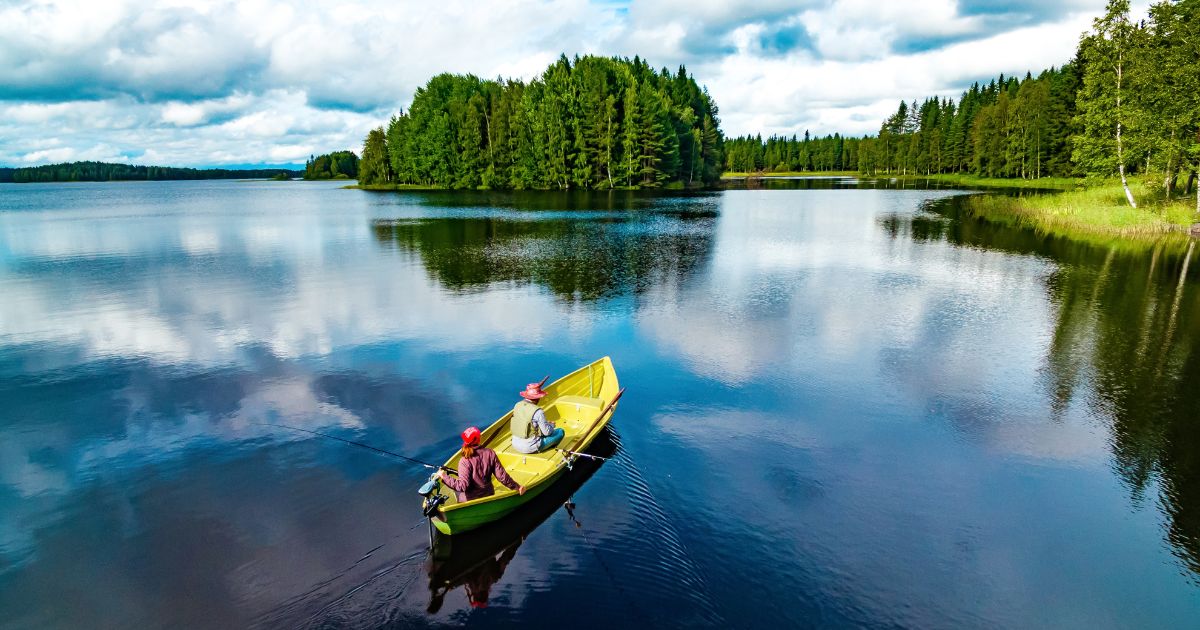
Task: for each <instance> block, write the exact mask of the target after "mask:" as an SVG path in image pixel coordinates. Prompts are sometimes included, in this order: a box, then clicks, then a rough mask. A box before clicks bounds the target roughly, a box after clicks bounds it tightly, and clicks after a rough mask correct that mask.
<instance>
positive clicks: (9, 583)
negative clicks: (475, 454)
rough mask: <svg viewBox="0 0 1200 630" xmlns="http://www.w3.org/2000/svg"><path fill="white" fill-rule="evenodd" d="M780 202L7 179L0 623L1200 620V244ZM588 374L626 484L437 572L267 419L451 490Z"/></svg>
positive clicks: (742, 624)
mask: <svg viewBox="0 0 1200 630" xmlns="http://www.w3.org/2000/svg"><path fill="white" fill-rule="evenodd" d="M772 186H773V188H775V189H771V190H730V191H725V192H723V193H710V194H700V195H691V196H652V195H643V194H634V193H619V194H614V195H608V194H599V195H588V194H556V193H544V192H543V193H527V194H489V193H465V192H459V193H451V192H445V193H440V192H436V193H434V192H431V193H405V194H378V193H368V192H364V191H357V190H341V189H339V188H338V184H332V183H328V182H326V183H315V182H313V183H309V182H290V183H288V182H152V183H124V184H76V185H36V184H28V185H7V184H6V185H0V400H3V404H2V405H0V628H3V629H4V630H8V629H16V628H166V627H171V628H242V627H248V628H383V627H386V628H411V627H425V626H430V627H434V626H439V627H440V626H447V625H462V624H469V625H472V626H479V627H484V626H510V625H512V624H514V623H523V624H524V623H528V624H541V625H543V626H547V627H555V626H565V627H572V628H614V627H629V626H633V625H642V626H648V625H654V626H659V627H671V626H688V627H694V626H698V625H708V626H717V627H736V628H754V627H781V626H783V627H793V626H800V627H815V628H885V627H886V628H922V629H925V628H947V629H949V628H1056V629H1057V628H1089V629H1094V628H1195V627H1196V624H1197V620H1198V619H1200V396H1198V395H1200V353H1198V352H1197V351H1196V344H1197V342H1198V341H1200V287H1198V285H1197V280H1200V268H1197V265H1200V261H1198V260H1197V259H1198V258H1200V255H1198V254H1197V253H1196V252H1191V251H1190V250H1188V249H1187V245H1186V244H1184V245H1179V244H1174V245H1169V246H1164V247H1160V248H1157V249H1154V248H1146V249H1143V250H1139V249H1136V248H1130V249H1125V248H1117V249H1111V248H1109V247H1106V246H1101V245H1090V244H1083V243H1077V242H1070V241H1064V240H1057V239H1052V238H1045V237H1041V236H1038V235H1037V234H1034V233H1032V232H1030V231H1028V230H1023V229H1019V228H1017V227H1008V226H1002V225H996V224H989V223H986V222H983V221H981V220H978V219H974V218H971V217H967V216H964V215H963V214H962V213H961V211H960V209H959V202H960V200H961V197H959V196H957V194H958V193H955V192H953V191H946V190H941V191H938V190H914V189H902V190H894V189H893V190H889V189H885V188H879V189H876V188H872V187H871V186H869V185H866V184H859V185H856V184H855V183H854V182H852V181H850V182H845V181H843V182H840V183H839V182H837V181H835V180H817V181H800V182H792V183H786V184H781V183H777V184H772ZM1188 253H1190V254H1191V260H1190V262H1189V261H1188V259H1187V254H1188ZM1189 264H1190V266H1191V274H1190V275H1187V272H1186V269H1187V267H1188V266H1189ZM1185 276H1186V277H1185ZM605 355H608V356H611V357H612V359H613V362H614V365H615V366H616V370H617V373H618V375H619V377H620V380H621V384H622V385H624V386H626V387H628V391H627V393H626V395H625V397H624V398H623V399H622V402H621V406H620V408H619V409H618V411H617V413H616V415H615V417H614V419H613V422H612V425H611V431H610V432H609V433H608V434H607V435H605V436H604V437H603V439H602V440H600V441H599V442H598V444H597V445H596V449H598V451H600V452H604V453H608V454H611V455H613V457H614V459H613V460H612V461H611V462H608V463H605V464H603V465H600V466H580V467H578V468H577V470H576V471H574V472H573V473H572V476H571V477H570V478H568V479H564V480H563V481H562V482H560V484H561V487H559V488H557V493H547V495H545V500H540V501H539V502H538V503H535V504H534V505H532V506H531V507H530V509H529V510H526V511H525V512H524V513H522V514H520V515H519V516H518V517H516V518H514V519H512V520H510V521H508V522H505V523H502V524H500V525H498V526H497V527H494V528H492V529H489V530H483V531H482V532H479V533H478V535H474V536H469V537H461V538H460V537H457V536H456V537H454V538H453V539H442V540H439V541H438V543H437V545H436V549H435V553H433V554H432V556H433V557H431V553H430V550H429V548H428V540H427V536H428V534H427V531H426V528H425V523H424V521H423V520H422V518H421V511H420V498H419V497H418V496H417V494H416V489H417V487H418V486H419V485H421V483H422V482H423V481H424V479H425V478H426V476H427V471H426V470H425V469H423V468H421V467H420V466H416V465H413V464H409V463H405V462H403V461H399V460H395V459H391V458H387V457H382V456H379V455H376V454H373V453H370V452H368V451H365V450H361V449H356V448H352V447H348V446H345V445H343V444H340V443H337V442H334V441H332V440H325V439H321V438H314V437H312V436H306V435H303V434H297V433H289V432H286V431H279V430H276V429H272V428H267V427H262V426H257V424H258V423H284V424H289V425H294V426H298V427H303V428H307V429H312V430H317V431H324V432H329V433H332V434H334V435H337V436H339V437H343V438H346V439H351V440H359V441H363V442H366V443H369V444H372V445H375V446H378V447H380V448H384V449H389V450H393V451H396V452H399V453H403V454H407V455H410V456H414V457H418V458H425V459H430V460H435V461H442V460H443V459H445V458H446V457H448V455H449V454H450V452H451V451H452V450H453V449H454V448H456V446H457V445H458V444H459V438H458V433H459V432H460V431H462V430H463V429H464V428H466V427H468V426H471V425H478V426H485V425H487V424H490V423H491V422H493V421H494V420H495V419H496V418H497V417H499V416H500V415H501V414H503V413H504V412H505V411H507V410H508V409H509V408H511V406H512V405H513V403H514V402H516V400H517V392H518V391H519V390H521V389H523V388H524V386H525V384H526V383H528V382H531V381H537V380H540V379H541V377H543V376H545V375H546V374H550V375H551V376H552V378H557V377H558V376H561V375H562V374H564V373H566V372H569V371H571V370H573V369H575V368H577V367H579V366H581V365H583V364H585V363H587V362H590V361H593V360H595V359H598V358H600V357H601V356H605ZM572 494H573V497H574V499H573V500H574V504H575V505H574V508H573V510H570V511H568V510H566V509H564V508H563V502H564V501H566V500H567V498H568V497H570V496H571V495H572ZM539 499H541V498H539ZM472 597H473V598H474V600H475V601H476V602H477V603H481V602H483V601H486V606H472V605H471V598H472Z"/></svg>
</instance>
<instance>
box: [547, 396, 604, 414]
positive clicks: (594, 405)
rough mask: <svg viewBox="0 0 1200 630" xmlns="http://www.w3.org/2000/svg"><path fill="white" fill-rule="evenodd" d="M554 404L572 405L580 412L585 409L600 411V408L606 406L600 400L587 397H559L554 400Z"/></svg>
mask: <svg viewBox="0 0 1200 630" xmlns="http://www.w3.org/2000/svg"><path fill="white" fill-rule="evenodd" d="M554 404H556V405H571V406H573V407H575V408H576V411H579V410H580V409H581V408H583V407H587V408H588V409H595V410H596V411H600V407H601V406H602V405H603V404H604V401H602V400H600V399H599V398H588V397H587V396H559V397H558V398H556V399H554Z"/></svg>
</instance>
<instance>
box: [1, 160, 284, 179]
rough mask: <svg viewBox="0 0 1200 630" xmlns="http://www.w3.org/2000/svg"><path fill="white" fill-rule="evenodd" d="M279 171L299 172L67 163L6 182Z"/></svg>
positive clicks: (23, 171)
mask: <svg viewBox="0 0 1200 630" xmlns="http://www.w3.org/2000/svg"><path fill="white" fill-rule="evenodd" d="M279 173H283V174H284V175H287V176H288V177H296V176H299V175H300V172H299V171H288V170H284V169H278V168H268V169H257V170H226V169H223V168H205V169H195V168H175V167H173V166H134V165H132V164H113V163H109V162H71V163H64V164H47V165H44V166H30V167H26V168H18V169H15V170H13V171H12V179H11V180H9V181H12V182H15V183H18V184H25V183H31V182H111V181H144V180H177V179H268V178H271V177H274V176H276V175H278V174H279Z"/></svg>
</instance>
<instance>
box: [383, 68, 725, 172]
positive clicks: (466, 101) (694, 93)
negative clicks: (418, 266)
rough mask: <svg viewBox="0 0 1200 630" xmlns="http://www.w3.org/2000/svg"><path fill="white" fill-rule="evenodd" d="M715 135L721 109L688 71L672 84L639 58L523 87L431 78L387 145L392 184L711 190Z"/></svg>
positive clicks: (546, 76) (551, 72) (718, 156)
mask: <svg viewBox="0 0 1200 630" xmlns="http://www.w3.org/2000/svg"><path fill="white" fill-rule="evenodd" d="M719 125H720V119H719V118H718V117H717V106H716V103H714V102H713V100H712V98H711V97H710V96H709V95H708V93H707V91H705V90H703V89H701V88H700V87H699V86H697V84H696V82H695V80H694V79H693V78H691V77H690V76H688V75H687V70H686V68H684V67H683V66H680V68H679V71H678V72H677V73H675V74H672V73H671V72H670V71H669V70H667V69H666V68H664V69H663V70H662V71H661V72H655V71H654V70H652V69H651V68H650V66H649V64H647V63H646V62H644V61H642V60H641V59H639V58H637V57H635V58H634V59H633V60H629V59H622V58H615V57H614V58H605V57H592V56H587V57H578V56H577V57H575V59H574V60H569V59H567V57H566V56H565V55H563V56H562V57H560V58H559V59H558V61H557V62H555V63H554V64H552V65H551V66H550V67H548V68H547V69H546V70H545V71H544V72H543V73H542V74H541V75H540V76H538V77H537V78H535V79H533V80H532V81H530V82H529V83H528V84H526V83H524V82H522V81H514V80H507V81H506V80H502V79H497V80H495V81H485V80H481V79H479V78H478V77H475V76H471V75H466V76H461V75H450V74H442V75H438V76H436V77H434V78H432V79H430V80H429V82H428V83H427V84H426V85H425V87H422V88H418V89H417V92H416V94H415V95H414V97H413V103H412V106H411V107H410V108H409V110H408V111H407V112H401V113H400V115H399V116H396V117H394V118H393V119H392V120H391V123H390V124H389V125H388V129H387V131H386V133H385V134H384V136H385V138H384V140H385V144H386V149H385V152H386V154H387V156H388V163H389V166H390V168H391V172H392V175H391V177H392V179H391V180H390V181H393V182H395V183H398V184H421V185H433V186H439V187H444V188H511V189H523V188H558V189H573V188H602V189H611V188H615V187H618V186H633V187H661V186H664V185H666V184H668V183H671V182H682V183H684V184H685V185H699V184H709V185H711V184H713V183H715V182H716V181H717V180H718V179H719V178H720V172H721V165H722V142H723V136H722V134H721V130H720V127H719ZM372 133H374V132H372ZM365 151H366V149H365V148H364V152H365ZM365 155H366V154H365V153H364V161H365V160H366V158H365Z"/></svg>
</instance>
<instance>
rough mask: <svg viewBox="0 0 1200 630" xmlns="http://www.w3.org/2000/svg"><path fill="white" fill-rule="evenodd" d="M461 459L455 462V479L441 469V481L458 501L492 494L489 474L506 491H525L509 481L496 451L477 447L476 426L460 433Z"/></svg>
mask: <svg viewBox="0 0 1200 630" xmlns="http://www.w3.org/2000/svg"><path fill="white" fill-rule="evenodd" d="M462 439H463V446H462V459H460V460H459V461H458V478H457V479H456V478H454V477H451V476H449V475H447V474H446V471H444V470H443V471H442V472H441V476H442V483H444V484H446V486H447V487H449V488H452V489H453V490H454V491H455V493H456V494H457V495H458V502H459V503H463V502H466V501H474V500H475V499H482V498H484V497H490V496H492V495H493V494H496V489H495V488H494V487H492V476H493V475H494V476H495V477H496V481H499V482H500V483H502V484H504V485H505V486H506V487H507V488H508V489H510V490H516V491H517V492H519V493H520V494H525V486H522V485H521V484H519V483H517V482H516V481H513V478H512V477H510V476H508V471H507V470H504V466H503V465H502V464H501V463H500V458H498V457H496V451H493V450H492V449H490V448H481V447H480V446H479V429H477V428H475V427H471V428H469V429H467V430H466V431H463V432H462Z"/></svg>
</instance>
